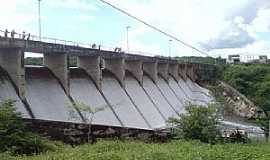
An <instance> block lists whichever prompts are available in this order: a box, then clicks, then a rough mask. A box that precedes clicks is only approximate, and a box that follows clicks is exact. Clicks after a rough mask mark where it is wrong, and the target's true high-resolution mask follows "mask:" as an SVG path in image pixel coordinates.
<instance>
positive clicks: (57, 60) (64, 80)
mask: <svg viewBox="0 0 270 160" xmlns="http://www.w3.org/2000/svg"><path fill="white" fill-rule="evenodd" d="M43 63H44V66H46V67H48V68H49V69H50V70H51V72H52V73H53V74H54V76H56V77H57V79H58V80H59V82H60V83H61V85H62V86H63V88H64V90H65V92H66V93H67V94H68V95H69V93H70V90H69V71H68V56H67V54H53V53H51V54H44V62H43Z"/></svg>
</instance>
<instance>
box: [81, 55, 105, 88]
mask: <svg viewBox="0 0 270 160" xmlns="http://www.w3.org/2000/svg"><path fill="white" fill-rule="evenodd" d="M78 67H79V68H82V69H84V70H85V71H86V73H87V74H88V75H89V76H90V77H91V78H92V79H93V81H94V82H95V85H96V86H97V88H98V89H99V90H101V79H102V71H101V57H100V56H94V57H89V56H79V57H78Z"/></svg>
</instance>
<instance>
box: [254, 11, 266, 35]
mask: <svg viewBox="0 0 270 160" xmlns="http://www.w3.org/2000/svg"><path fill="white" fill-rule="evenodd" d="M252 25H253V27H254V29H255V31H256V32H270V9H261V10H259V11H258V15H257V17H256V18H255V19H254V21H253V22H252Z"/></svg>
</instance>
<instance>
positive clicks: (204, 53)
mask: <svg viewBox="0 0 270 160" xmlns="http://www.w3.org/2000/svg"><path fill="white" fill-rule="evenodd" d="M99 1H100V2H102V3H105V4H107V5H109V6H111V7H112V8H114V9H116V10H118V11H120V12H122V13H124V14H125V15H127V16H129V17H131V18H133V19H135V20H137V21H139V22H141V23H143V24H144V25H146V26H148V27H150V28H152V29H154V30H156V31H158V32H160V33H161V34H164V35H165V36H168V37H170V38H172V39H174V40H175V41H177V42H180V43H181V44H183V45H185V46H187V47H189V48H191V49H193V50H195V51H197V52H199V53H201V54H203V55H206V56H209V57H211V56H210V55H209V54H208V53H206V52H204V51H202V50H200V49H198V48H196V47H194V46H192V45H190V44H188V43H186V42H184V41H182V40H180V39H179V38H177V37H176V36H174V35H172V34H170V33H167V32H165V31H163V30H161V29H159V28H157V27H155V26H154V25H151V24H149V23H147V22H145V21H144V20H142V19H140V18H138V17H136V16H133V15H132V14H130V13H128V12H127V11H125V10H123V9H121V8H119V7H117V6H115V5H113V4H111V3H109V2H107V1H105V0H99Z"/></svg>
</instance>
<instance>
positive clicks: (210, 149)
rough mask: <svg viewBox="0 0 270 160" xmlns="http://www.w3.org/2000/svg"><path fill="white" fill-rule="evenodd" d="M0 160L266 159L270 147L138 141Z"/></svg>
mask: <svg viewBox="0 0 270 160" xmlns="http://www.w3.org/2000/svg"><path fill="white" fill-rule="evenodd" d="M1 159H2V160H52V159H53V160H73V159H74V160H77V159H80V160H103V159H104V160H105V159H106V160H107V159H108V160H122V159H123V160H135V159H138V160H165V159H166V160H179V159H181V160H234V159H237V160H268V159H270V145H269V144H218V145H208V144H204V143H200V142H197V141H171V142H168V143H163V144H146V143H143V142H138V141H99V142H98V143H96V144H94V145H81V146H78V147H75V148H72V147H71V146H68V145H60V146H59V147H58V149H57V150H56V151H55V152H48V153H43V154H41V155H35V156H30V157H12V156H9V155H8V154H4V155H1Z"/></svg>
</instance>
